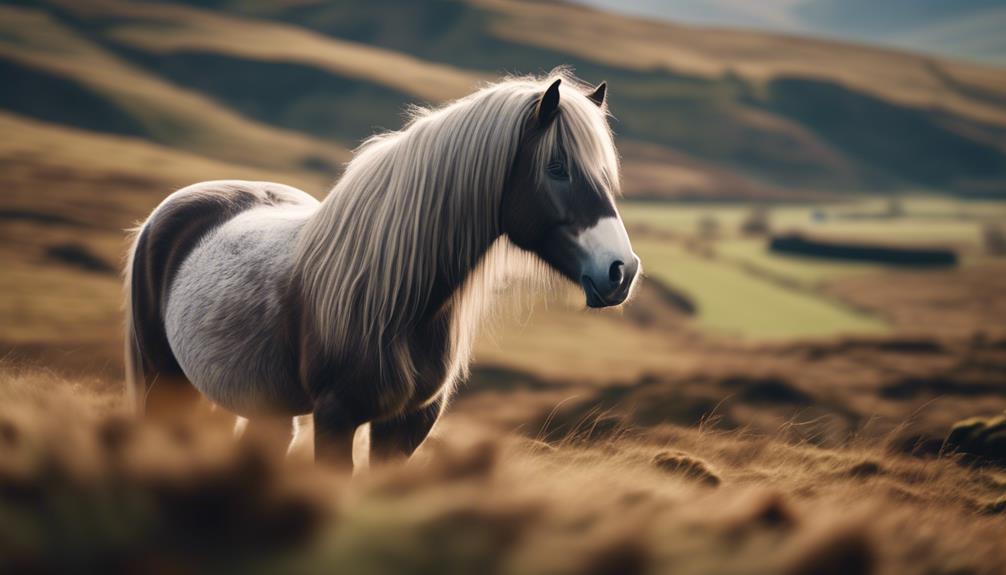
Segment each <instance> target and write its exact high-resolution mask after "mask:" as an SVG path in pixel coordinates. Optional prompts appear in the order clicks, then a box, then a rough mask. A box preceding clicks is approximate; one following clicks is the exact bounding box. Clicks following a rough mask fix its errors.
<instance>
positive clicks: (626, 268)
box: [575, 217, 639, 307]
mask: <svg viewBox="0 0 1006 575" xmlns="http://www.w3.org/2000/svg"><path fill="white" fill-rule="evenodd" d="M575 242H576V244H577V247H578V250H577V251H578V252H579V256H578V258H577V259H579V262H578V263H579V276H580V286H581V287H582V288H583V293H584V295H585V296H586V297H587V306H589V307H608V306H613V305H618V304H620V303H622V302H624V301H625V300H626V299H627V298H628V297H629V293H630V292H631V291H632V282H633V281H634V280H635V279H636V273H637V272H639V257H638V256H636V254H635V253H633V251H632V245H631V244H630V243H629V235H628V234H627V233H626V232H625V226H624V225H622V221H621V220H620V219H619V218H617V217H607V218H601V219H600V220H598V221H597V223H596V224H594V225H593V226H591V227H589V228H587V229H585V230H583V231H582V232H580V233H579V234H577V236H576V239H575Z"/></svg>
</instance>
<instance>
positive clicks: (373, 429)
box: [370, 396, 444, 465]
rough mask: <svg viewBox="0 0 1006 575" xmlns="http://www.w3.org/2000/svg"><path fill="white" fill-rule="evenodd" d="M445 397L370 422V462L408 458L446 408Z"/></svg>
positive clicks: (377, 463) (373, 463) (376, 462)
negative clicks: (393, 415)
mask: <svg viewBox="0 0 1006 575" xmlns="http://www.w3.org/2000/svg"><path fill="white" fill-rule="evenodd" d="M443 407H444V401H443V397H442V396H441V397H438V398H437V399H435V400H434V401H433V402H432V403H430V404H429V405H427V406H425V407H422V408H420V409H418V410H416V411H411V412H408V413H405V414H402V415H399V416H396V417H393V418H391V419H386V420H384V421H374V422H371V424H370V464H371V465H379V464H381V463H384V462H388V461H394V460H396V459H407V458H408V457H410V456H411V455H412V454H413V453H414V452H415V451H416V449H418V448H419V446H420V445H421V444H422V443H423V441H424V440H425V439H426V436H427V435H429V434H430V430H431V429H433V425H434V424H435V423H436V422H437V419H438V418H439V417H440V413H441V412H442V411H443Z"/></svg>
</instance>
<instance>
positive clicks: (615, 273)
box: [608, 260, 625, 286]
mask: <svg viewBox="0 0 1006 575" xmlns="http://www.w3.org/2000/svg"><path fill="white" fill-rule="evenodd" d="M608 279H609V280H611V283H613V284H615V285H616V286H620V285H622V280H624V279H625V264H623V263H622V262H621V261H618V260H615V262H614V263H612V264H611V267H610V268H609V269H608Z"/></svg>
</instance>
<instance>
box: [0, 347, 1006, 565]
mask: <svg viewBox="0 0 1006 575" xmlns="http://www.w3.org/2000/svg"><path fill="white" fill-rule="evenodd" d="M0 389H2V392H0V393H2V394H3V402H2V404H3V408H2V410H0V411H2V414H0V450H2V451H3V452H4V456H3V457H0V512H2V514H3V516H4V517H5V521H4V522H3V527H2V528H0V564H2V566H3V568H4V569H5V570H12V569H13V570H21V571H23V570H47V571H59V570H67V569H72V570H78V571H79V570H89V569H90V570H93V569H111V570H116V571H125V572H149V571H150V570H159V571H168V572H177V571H191V570H198V571H207V570H210V571H219V570H236V569H240V570H245V571H253V572H254V571H263V572H265V571H273V572H274V571H276V570H283V571H294V572H316V571H319V570H331V569H336V570H339V571H348V572H353V573H374V574H376V573H431V572H436V573H471V572H473V571H482V572H495V573H663V572H674V573H710V572H731V573H780V572H785V573H794V574H796V573H832V572H834V573H847V572H858V573H960V572H970V573H990V574H991V573H997V572H1001V570H1003V569H1006V550H1004V549H1003V548H1002V546H1001V545H1000V544H999V542H1001V541H1002V540H1003V538H1004V537H1006V520H1004V518H1003V516H1002V515H1001V513H999V512H997V511H995V509H997V508H998V507H996V506H997V505H999V504H998V503H997V501H998V499H997V498H998V497H1001V493H1002V489H1003V486H1004V485H1006V477H1004V476H1003V475H1002V474H1001V473H1000V472H994V471H989V470H976V469H969V468H967V467H962V466H960V465H958V464H957V463H955V462H954V460H953V459H935V460H926V461H920V460H915V459H912V458H908V457H906V456H899V455H891V454H888V453H883V452H880V451H877V450H876V449H874V448H869V447H845V448H837V449H820V448H814V447H810V446H807V445H799V444H791V443H787V442H786V441H783V440H781V439H780V438H777V437H771V436H756V435H751V434H744V433H736V432H733V433H722V432H711V431H701V430H696V429H686V428H681V427H675V426H669V425H658V426H654V427H649V428H641V429H636V430H633V431H632V432H631V433H629V431H630V430H625V431H624V432H623V433H621V434H619V435H616V436H613V437H605V438H601V439H594V440H585V439H583V438H580V439H565V440H561V441H558V442H551V443H543V442H541V441H538V440H533V439H528V438H524V437H522V436H521V435H516V434H507V433H500V432H499V431H497V430H494V429H492V428H490V427H486V426H484V425H480V424H478V423H476V422H474V421H473V420H471V419H469V418H467V417H465V415H464V408H463V407H459V409H458V412H457V416H455V415H452V416H450V417H449V418H448V419H447V420H446V421H445V422H443V423H442V425H441V426H440V427H439V428H438V431H437V434H436V437H435V438H434V439H433V440H431V441H430V442H428V443H427V444H426V445H424V447H423V448H422V449H421V450H420V452H419V454H417V456H416V458H415V459H414V460H413V461H411V462H410V463H409V464H407V465H405V466H400V467H391V468H386V469H378V470H370V471H369V472H364V473H362V474H360V475H358V476H356V477H355V478H353V479H352V480H351V481H347V480H346V478H344V477H338V476H332V475H329V474H328V473H326V472H325V471H324V470H319V469H315V468H313V467H312V466H310V465H305V464H304V463H303V458H302V457H293V458H291V459H290V460H288V461H287V462H286V463H284V464H282V465H279V464H277V463H276V462H273V461H269V460H268V459H266V458H263V457H262V456H261V454H260V452H259V451H258V450H257V449H256V448H255V447H254V446H253V445H251V444H240V443H236V442H234V441H232V440H231V437H230V431H229V428H228V427H227V426H226V425H221V424H219V422H218V423H213V422H212V421H210V422H203V423H200V424H199V425H198V426H197V425H195V424H194V423H192V422H188V423H181V422H180V423H177V424H172V425H170V426H166V427H162V426H156V425H152V424H140V423H137V422H134V421H133V420H132V419H130V418H129V417H127V416H125V415H124V414H121V412H120V411H119V407H118V401H117V396H116V395H115V391H114V385H111V384H108V383H104V382H101V381H81V382H76V383H75V382H73V381H68V380H64V379H60V378H58V377H55V376H53V375H50V374H46V373H39V372H34V371H19V370H17V369H15V368H12V367H10V366H6V367H5V368H4V370H3V375H2V376H0ZM713 478H715V479H713ZM951 534H952V536H951Z"/></svg>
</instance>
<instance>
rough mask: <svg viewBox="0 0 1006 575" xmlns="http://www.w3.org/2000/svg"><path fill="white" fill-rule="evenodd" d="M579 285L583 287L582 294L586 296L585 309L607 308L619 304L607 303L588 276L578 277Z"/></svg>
mask: <svg viewBox="0 0 1006 575" xmlns="http://www.w3.org/2000/svg"><path fill="white" fill-rule="evenodd" d="M580 285H581V286H582V287H583V293H584V294H585V295H586V296H587V307H593V308H599V307H608V306H612V305H615V304H617V303H621V302H609V301H608V300H607V299H605V298H604V296H602V295H601V293H600V292H598V291H597V286H595V285H594V280H592V279H590V277H589V276H586V275H584V276H580Z"/></svg>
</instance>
